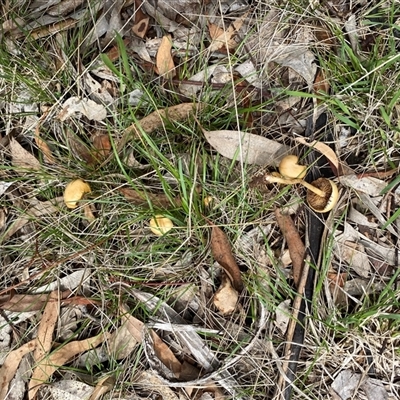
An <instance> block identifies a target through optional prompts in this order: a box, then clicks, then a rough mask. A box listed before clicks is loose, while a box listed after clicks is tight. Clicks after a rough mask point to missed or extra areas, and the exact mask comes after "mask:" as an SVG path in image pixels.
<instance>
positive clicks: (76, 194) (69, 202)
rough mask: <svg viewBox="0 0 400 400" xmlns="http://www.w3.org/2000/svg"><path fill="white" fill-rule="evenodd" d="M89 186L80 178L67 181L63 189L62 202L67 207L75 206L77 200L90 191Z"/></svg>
mask: <svg viewBox="0 0 400 400" xmlns="http://www.w3.org/2000/svg"><path fill="white" fill-rule="evenodd" d="M90 192H91V189H90V186H89V185H88V184H87V183H86V182H84V181H83V180H82V179H75V180H74V181H71V182H70V183H68V185H67V186H66V187H65V190H64V203H65V205H66V206H67V207H68V208H76V207H77V205H78V201H79V200H81V199H82V198H83V196H84V195H85V193H90Z"/></svg>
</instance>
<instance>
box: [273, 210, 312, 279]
mask: <svg viewBox="0 0 400 400" xmlns="http://www.w3.org/2000/svg"><path fill="white" fill-rule="evenodd" d="M275 217H276V222H277V223H278V225H279V228H280V230H281V231H282V233H283V236H284V238H285V240H286V242H287V244H288V248H289V254H290V258H291V259H292V273H293V280H294V283H295V285H296V287H298V285H299V282H300V279H301V274H302V271H303V266H304V257H305V254H306V249H305V246H304V243H303V241H302V240H301V237H300V234H299V232H298V230H297V228H296V226H295V224H294V222H293V220H292V218H291V216H290V215H287V214H282V213H281V210H280V209H279V208H277V209H276V210H275Z"/></svg>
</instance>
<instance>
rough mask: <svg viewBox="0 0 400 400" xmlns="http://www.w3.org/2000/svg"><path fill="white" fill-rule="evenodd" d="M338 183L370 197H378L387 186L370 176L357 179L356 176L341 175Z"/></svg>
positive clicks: (382, 181)
mask: <svg viewBox="0 0 400 400" xmlns="http://www.w3.org/2000/svg"><path fill="white" fill-rule="evenodd" d="M340 183H341V184H342V185H345V186H347V187H348V188H350V189H354V190H357V192H361V193H365V194H367V195H369V196H371V197H377V196H380V194H381V192H382V190H383V189H385V187H386V186H387V183H386V182H385V181H384V180H381V179H377V178H374V177H372V176H367V177H358V176H357V175H343V176H341V177H340Z"/></svg>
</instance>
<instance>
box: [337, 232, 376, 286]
mask: <svg viewBox="0 0 400 400" xmlns="http://www.w3.org/2000/svg"><path fill="white" fill-rule="evenodd" d="M335 253H336V254H337V256H338V257H339V259H340V260H341V261H342V260H343V261H345V262H346V263H347V264H348V265H349V266H350V267H351V269H353V270H354V271H355V272H356V273H357V274H358V275H359V276H361V277H362V278H368V277H369V276H370V273H371V266H370V264H369V259H368V255H367V254H366V253H365V248H364V246H363V245H362V244H361V243H354V242H351V241H348V240H346V241H344V242H341V241H340V242H339V241H338V242H336V244H335Z"/></svg>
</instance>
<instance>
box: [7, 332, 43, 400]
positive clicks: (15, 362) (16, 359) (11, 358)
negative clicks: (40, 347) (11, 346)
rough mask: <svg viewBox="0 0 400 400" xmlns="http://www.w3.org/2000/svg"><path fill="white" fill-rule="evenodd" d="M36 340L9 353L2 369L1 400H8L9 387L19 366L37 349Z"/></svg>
mask: <svg viewBox="0 0 400 400" xmlns="http://www.w3.org/2000/svg"><path fill="white" fill-rule="evenodd" d="M36 344H37V342H36V339H34V340H31V341H30V342H28V343H25V344H23V345H22V346H20V347H19V348H18V349H16V350H13V351H11V352H10V353H8V355H7V357H6V358H5V360H4V363H3V365H2V367H1V368H0V382H1V385H0V399H6V398H7V393H8V386H9V385H10V382H11V381H12V379H13V378H14V376H15V373H16V372H17V369H18V366H19V364H20V362H21V360H22V358H23V357H24V356H25V355H27V354H28V353H30V352H32V351H34V350H35V348H36Z"/></svg>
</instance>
